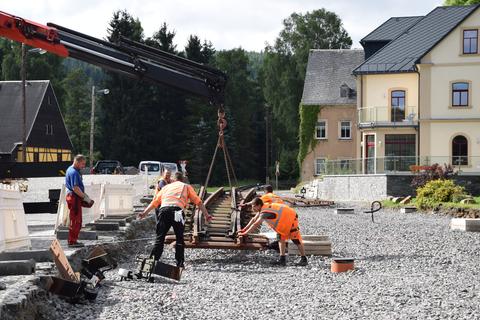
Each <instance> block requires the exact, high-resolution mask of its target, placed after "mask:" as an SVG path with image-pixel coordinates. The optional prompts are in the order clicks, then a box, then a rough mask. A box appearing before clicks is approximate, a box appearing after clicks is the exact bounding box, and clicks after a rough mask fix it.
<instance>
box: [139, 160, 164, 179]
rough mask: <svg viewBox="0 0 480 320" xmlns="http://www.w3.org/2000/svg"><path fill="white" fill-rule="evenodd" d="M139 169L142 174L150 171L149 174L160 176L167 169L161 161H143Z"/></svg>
mask: <svg viewBox="0 0 480 320" xmlns="http://www.w3.org/2000/svg"><path fill="white" fill-rule="evenodd" d="M138 170H139V171H140V172H139V173H140V174H146V173H147V172H148V175H149V176H153V175H155V176H159V175H161V174H162V173H163V170H165V169H164V166H163V164H162V163H161V162H160V161H141V162H140V164H139V165H138Z"/></svg>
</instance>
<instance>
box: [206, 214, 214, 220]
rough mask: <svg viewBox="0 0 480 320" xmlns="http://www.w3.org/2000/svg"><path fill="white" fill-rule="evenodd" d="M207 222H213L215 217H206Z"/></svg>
mask: <svg viewBox="0 0 480 320" xmlns="http://www.w3.org/2000/svg"><path fill="white" fill-rule="evenodd" d="M205 220H206V221H207V222H210V221H212V220H213V216H211V215H207V216H206V217H205Z"/></svg>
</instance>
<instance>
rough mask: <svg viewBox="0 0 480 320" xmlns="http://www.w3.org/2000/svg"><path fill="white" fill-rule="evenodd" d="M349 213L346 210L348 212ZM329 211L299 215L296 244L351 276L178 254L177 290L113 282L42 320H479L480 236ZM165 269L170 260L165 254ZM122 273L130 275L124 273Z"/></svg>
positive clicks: (253, 257) (46, 312) (48, 311)
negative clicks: (312, 247)
mask: <svg viewBox="0 0 480 320" xmlns="http://www.w3.org/2000/svg"><path fill="white" fill-rule="evenodd" d="M349 206H350V207H351V206H352V205H351V204H350V205H349ZM356 209H357V213H356V214H355V215H335V214H334V213H333V209H331V208H329V209H318V208H309V209H299V210H298V213H299V216H300V227H301V230H302V232H303V233H304V234H326V235H329V236H330V237H331V239H332V243H333V252H334V256H340V257H354V258H355V264H356V270H355V271H353V272H347V273H342V274H333V273H331V272H330V261H331V259H330V258H326V257H311V258H310V259H309V262H310V265H309V266H308V267H306V268H301V267H295V266H294V265H293V260H295V259H294V258H293V257H291V258H290V259H289V266H288V267H286V268H275V267H271V266H269V264H268V262H269V261H272V260H274V259H276V253H275V252H248V253H245V252H235V251H218V250H217V251H214V250H187V253H186V254H187V264H186V270H185V272H184V274H183V278H182V281H181V283H179V284H175V283H171V282H169V281H168V280H161V279H160V280H159V281H158V282H156V283H154V284H150V283H145V282H142V281H129V282H120V281H119V277H118V276H117V275H116V271H115V272H111V273H109V274H108V280H106V281H104V286H103V288H102V289H101V290H100V293H99V295H98V298H97V300H96V301H95V302H93V303H85V304H77V305H71V304H68V303H66V302H64V301H62V300H60V299H58V298H57V297H54V298H52V299H51V300H50V301H49V302H48V303H46V304H45V305H44V306H43V312H42V313H43V314H42V316H43V317H45V318H46V319H125V320H126V319H233V318H237V319H284V318H287V319H333V318H335V319H479V317H480V316H479V315H480V304H479V301H480V299H479V295H480V283H479V279H480V268H479V267H478V265H479V262H480V258H479V252H480V233H462V232H451V231H449V228H448V223H449V218H447V217H443V216H434V215H426V214H418V213H417V214H400V213H398V212H393V211H383V212H381V213H377V214H376V217H375V218H376V219H375V220H376V222H375V223H372V222H371V221H370V216H369V214H364V213H361V208H359V206H357V207H356ZM165 258H166V260H167V261H170V262H172V261H173V251H172V250H170V249H169V250H167V251H166V256H165ZM121 267H130V265H129V264H128V263H124V264H122V265H121Z"/></svg>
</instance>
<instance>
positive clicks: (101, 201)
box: [55, 183, 135, 228]
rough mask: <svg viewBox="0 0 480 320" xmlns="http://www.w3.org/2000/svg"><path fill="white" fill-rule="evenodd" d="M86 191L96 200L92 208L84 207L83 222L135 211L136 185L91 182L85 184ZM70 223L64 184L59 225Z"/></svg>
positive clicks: (125, 214) (61, 193)
mask: <svg viewBox="0 0 480 320" xmlns="http://www.w3.org/2000/svg"><path fill="white" fill-rule="evenodd" d="M85 193H86V194H88V196H89V197H90V199H92V200H94V201H95V204H94V205H93V206H92V207H91V208H82V224H83V226H85V224H86V223H90V222H93V221H95V220H98V219H100V218H102V217H107V216H128V215H131V214H132V213H133V198H134V195H135V191H134V186H133V185H131V184H109V183H105V184H103V183H102V184H93V183H92V184H90V185H85ZM69 224H70V219H69V210H68V206H67V202H66V188H65V185H63V186H62V190H61V192H60V199H59V200H58V210H57V221H56V224H55V228H58V226H68V225H69Z"/></svg>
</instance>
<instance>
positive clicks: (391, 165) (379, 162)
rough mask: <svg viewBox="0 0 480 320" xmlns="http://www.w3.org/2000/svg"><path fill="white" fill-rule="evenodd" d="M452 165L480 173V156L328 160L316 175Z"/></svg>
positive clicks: (398, 171)
mask: <svg viewBox="0 0 480 320" xmlns="http://www.w3.org/2000/svg"><path fill="white" fill-rule="evenodd" d="M435 163H437V164H439V165H442V166H443V165H444V164H446V165H452V166H454V168H455V169H456V170H459V171H461V172H469V173H480V156H478V157H463V156H455V157H452V156H426V157H416V156H412V157H393V156H391V157H383V158H363V159H345V160H326V161H325V162H323V163H320V164H317V167H316V175H351V174H382V173H408V172H412V171H413V170H415V169H417V170H418V169H419V168H420V169H423V168H422V167H425V166H431V165H433V164H435Z"/></svg>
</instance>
